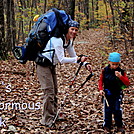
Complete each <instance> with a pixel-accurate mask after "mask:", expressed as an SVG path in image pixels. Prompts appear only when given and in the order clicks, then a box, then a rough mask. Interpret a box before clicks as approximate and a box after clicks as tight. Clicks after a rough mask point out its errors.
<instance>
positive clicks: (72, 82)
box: [69, 62, 83, 88]
mask: <svg viewBox="0 0 134 134" xmlns="http://www.w3.org/2000/svg"><path fill="white" fill-rule="evenodd" d="M82 65H83V62H81V63H80V66H79V68H78V70H77V72H76V74H75V76H74V78H73V80H72V81H71V84H70V86H69V88H71V87H72V85H73V84H74V81H75V79H76V77H77V75H78V73H79V71H80V69H81V67H82Z"/></svg>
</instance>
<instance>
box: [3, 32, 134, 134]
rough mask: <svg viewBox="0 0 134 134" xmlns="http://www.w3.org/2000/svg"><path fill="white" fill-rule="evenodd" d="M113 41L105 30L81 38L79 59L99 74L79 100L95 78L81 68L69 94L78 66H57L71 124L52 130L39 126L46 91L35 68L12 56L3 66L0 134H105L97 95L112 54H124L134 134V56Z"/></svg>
mask: <svg viewBox="0 0 134 134" xmlns="http://www.w3.org/2000/svg"><path fill="white" fill-rule="evenodd" d="M108 40H109V38H108V33H107V32H106V31H105V30H100V29H97V30H94V29H90V30H88V31H82V32H81V33H79V36H78V37H77V38H76V40H75V43H74V45H75V49H76V52H77V54H78V55H80V54H85V55H88V56H89V59H88V62H89V63H91V65H92V68H93V73H94V76H93V77H92V78H91V79H90V81H88V82H87V83H86V84H85V85H84V87H83V88H81V89H80V90H79V92H78V93H77V94H76V95H75V94H74V91H75V90H77V89H79V87H80V86H81V84H82V83H83V82H84V81H85V79H86V77H87V76H88V75H89V74H90V73H89V72H88V71H87V70H86V69H85V67H82V68H81V70H80V72H79V75H78V76H77V79H76V81H75V83H74V85H73V87H72V88H69V84H70V82H71V80H72V79H73V78H74V75H75V73H76V71H77V69H78V65H76V64H64V65H63V64H62V65H60V64H59V65H58V66H57V77H58V87H59V91H58V103H59V104H60V103H61V102H62V101H63V99H64V97H65V96H66V95H68V97H67V99H66V105H65V106H64V107H63V109H61V113H62V114H63V116H65V117H66V119H67V121H62V122H56V125H55V127H54V128H52V129H49V128H46V127H42V126H39V120H40V119H41V115H42V106H41V104H42V99H41V96H42V91H41V90H40V85H39V82H38V79H37V76H36V70H35V68H34V67H35V66H34V65H33V63H32V62H27V64H25V65H22V64H20V63H18V61H17V60H16V59H14V58H13V57H12V56H11V58H10V60H8V61H0V62H1V67H0V126H1V127H0V133H1V134H4V133H5V134H9V133H10V134H12V133H15V134H47V133H48V134H103V133H104V132H103V129H102V124H103V105H102V103H101V96H99V92H98V79H99V74H100V71H101V69H102V68H103V67H104V66H105V65H107V63H108V61H107V56H108V53H110V52H113V51H117V52H120V53H121V54H122V62H121V66H122V68H124V69H125V70H126V72H127V75H128V77H129V79H130V82H131V85H130V86H129V87H128V88H127V89H125V90H124V95H125V96H124V99H123V104H122V107H123V121H124V124H125V129H126V134H132V133H134V130H133V127H134V118H133V117H134V114H133V112H134V106H133V104H134V102H133V99H134V92H133V90H134V59H133V57H134V51H133V48H131V47H129V44H128V46H127V49H128V52H129V53H128V55H126V51H125V47H124V43H123V41H118V42H117V43H116V46H115V47H114V46H112V44H109V41H108ZM1 119H2V120H1ZM2 123H3V124H2ZM113 123H114V121H113ZM113 133H116V132H115V129H113Z"/></svg>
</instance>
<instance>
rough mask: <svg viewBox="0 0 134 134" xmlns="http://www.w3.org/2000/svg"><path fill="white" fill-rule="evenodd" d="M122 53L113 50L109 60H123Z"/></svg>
mask: <svg viewBox="0 0 134 134" xmlns="http://www.w3.org/2000/svg"><path fill="white" fill-rule="evenodd" d="M120 57H121V55H120V54H119V53H117V52H113V53H110V54H109V57H108V60H109V61H111V62H120V60H121V58H120Z"/></svg>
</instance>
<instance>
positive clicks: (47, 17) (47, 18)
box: [38, 8, 71, 32]
mask: <svg viewBox="0 0 134 134" xmlns="http://www.w3.org/2000/svg"><path fill="white" fill-rule="evenodd" d="M55 12H59V14H60V16H61V18H62V21H63V23H64V24H65V25H66V24H67V23H68V21H69V20H71V17H70V15H68V14H67V13H66V12H65V11H64V10H58V9H56V8H52V9H50V10H49V11H47V12H46V13H45V14H43V15H41V16H40V17H39V18H38V21H39V22H40V21H41V20H42V18H43V21H44V22H46V23H47V24H48V25H49V27H48V28H47V30H48V32H51V31H52V30H53V29H54V28H55V26H56V24H57V16H56V14H55Z"/></svg>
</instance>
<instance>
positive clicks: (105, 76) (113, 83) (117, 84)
mask: <svg viewBox="0 0 134 134" xmlns="http://www.w3.org/2000/svg"><path fill="white" fill-rule="evenodd" d="M115 71H119V72H121V74H122V76H121V77H120V78H118V77H117V76H116V75H115ZM103 85H104V88H103ZM121 85H126V86H128V85H129V80H128V78H127V76H126V73H125V72H124V70H122V69H121V68H120V67H118V68H116V69H115V70H114V69H111V68H110V65H108V66H107V67H105V68H104V69H103V70H102V73H101V75H100V79H99V90H103V89H108V90H110V91H111V93H112V94H113V95H119V94H120V91H121V90H122V89H121Z"/></svg>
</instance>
